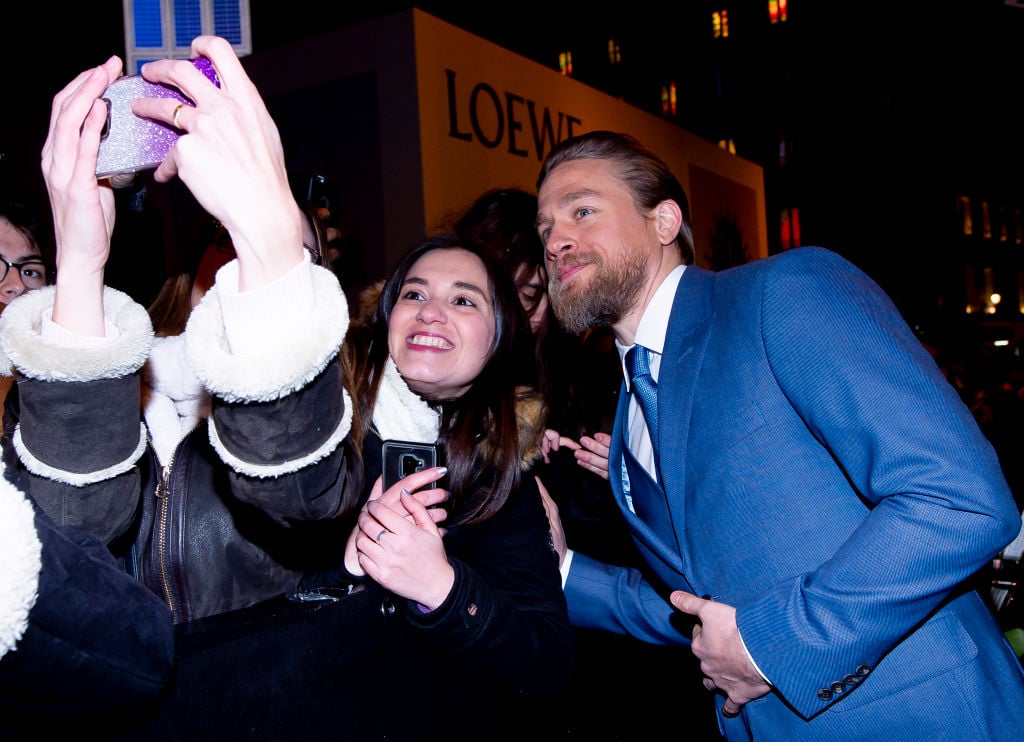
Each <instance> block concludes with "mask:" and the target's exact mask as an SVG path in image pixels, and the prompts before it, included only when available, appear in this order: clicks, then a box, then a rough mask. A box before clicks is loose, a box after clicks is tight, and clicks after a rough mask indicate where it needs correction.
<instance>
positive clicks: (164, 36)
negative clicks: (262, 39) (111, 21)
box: [122, 0, 252, 75]
mask: <svg viewBox="0 0 1024 742" xmlns="http://www.w3.org/2000/svg"><path fill="white" fill-rule="evenodd" d="M122 3H123V14H124V30H125V74H129V75H131V74H137V73H138V72H139V69H140V68H141V67H142V65H143V64H144V63H146V62H148V61H151V60H153V59H188V58H189V57H191V56H192V39H194V38H195V37H196V36H199V35H201V34H210V35H213V36H223V37H224V38H225V39H227V40H228V41H230V42H231V46H232V47H234V49H235V53H236V54H237V55H238V56H240V57H243V56H245V55H247V54H251V53H252V29H251V26H250V24H249V0H122Z"/></svg>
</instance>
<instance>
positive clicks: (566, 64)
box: [558, 52, 572, 77]
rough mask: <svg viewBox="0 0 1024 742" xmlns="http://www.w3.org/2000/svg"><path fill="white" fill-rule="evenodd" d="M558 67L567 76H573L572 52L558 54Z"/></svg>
mask: <svg viewBox="0 0 1024 742" xmlns="http://www.w3.org/2000/svg"><path fill="white" fill-rule="evenodd" d="M558 69H559V70H561V72H562V74H563V75H565V76H566V77H572V52H562V53H561V54H559V55H558Z"/></svg>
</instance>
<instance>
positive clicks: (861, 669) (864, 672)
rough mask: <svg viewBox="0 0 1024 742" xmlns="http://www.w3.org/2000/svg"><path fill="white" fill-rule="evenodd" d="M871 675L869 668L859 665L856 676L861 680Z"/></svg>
mask: <svg viewBox="0 0 1024 742" xmlns="http://www.w3.org/2000/svg"><path fill="white" fill-rule="evenodd" d="M870 673H871V668H870V667H868V666H867V665H861V666H860V667H858V668H857V675H859V676H860V677H862V678H866V677H867V676H868V675H869V674H870Z"/></svg>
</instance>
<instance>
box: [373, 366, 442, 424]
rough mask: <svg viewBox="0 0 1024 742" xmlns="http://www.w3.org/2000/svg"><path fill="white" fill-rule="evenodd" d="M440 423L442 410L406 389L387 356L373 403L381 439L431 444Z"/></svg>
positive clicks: (407, 386) (375, 421)
mask: <svg viewBox="0 0 1024 742" xmlns="http://www.w3.org/2000/svg"><path fill="white" fill-rule="evenodd" d="M440 423H441V413H439V412H438V411H437V410H435V409H434V408H433V407H431V406H430V405H429V404H428V403H427V402H426V400H424V399H423V398H422V397H420V396H419V395H417V394H416V393H414V392H413V391H412V390H411V389H410V388H409V385H408V384H406V383H405V379H403V378H402V376H401V374H399V373H398V367H397V366H395V362H394V361H393V360H391V358H388V360H387V363H386V364H385V365H384V378H383V379H381V380H380V388H379V390H378V391H377V403H376V404H375V405H374V406H373V425H374V427H375V428H376V429H377V432H378V433H379V434H380V438H381V440H383V441H386V440H397V441H417V442H420V443H433V442H434V441H436V440H437V432H438V428H439V427H440Z"/></svg>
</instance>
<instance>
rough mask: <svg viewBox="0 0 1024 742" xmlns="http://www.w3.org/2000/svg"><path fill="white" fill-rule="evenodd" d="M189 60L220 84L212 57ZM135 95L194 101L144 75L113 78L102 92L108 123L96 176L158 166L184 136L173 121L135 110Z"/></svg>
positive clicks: (210, 78) (187, 102)
mask: <svg viewBox="0 0 1024 742" xmlns="http://www.w3.org/2000/svg"><path fill="white" fill-rule="evenodd" d="M190 61H191V62H192V64H194V65H195V67H196V69H198V70H199V71H200V72H202V73H203V74H204V75H206V77H207V78H208V79H209V80H210V82H212V83H213V84H214V85H216V86H217V87H220V80H219V79H217V72H216V70H214V68H213V64H212V63H211V62H210V60H209V59H206V58H205V57H197V58H196V59H192V60H190ZM135 98H175V99H177V100H179V101H181V102H182V103H185V104H187V105H192V101H190V100H189V99H188V98H186V97H185V96H184V95H182V94H181V92H180V91H179V90H178V89H177V88H172V87H168V86H166V85H159V84H157V83H152V82H147V81H146V80H144V79H143V78H142V76H141V75H130V76H127V77H121V78H119V79H117V80H114V82H112V83H111V84H110V85H109V86H108V87H107V89H106V90H105V91H104V92H103V96H102V99H103V101H104V102H106V104H107V123H106V126H105V127H104V129H103V135H102V139H100V151H99V155H98V156H97V158H96V177H97V178H109V177H110V176H111V175H119V174H121V173H135V172H138V171H139V170H148V169H151V168H155V167H157V166H158V165H159V164H160V163H161V162H163V161H164V158H165V157H167V153H168V152H170V150H171V147H173V146H174V143H175V142H176V141H178V137H180V136H181V131H180V130H178V129H175V128H174V127H173V126H171V125H170V124H165V123H163V122H160V121H153V120H152V119H146V118H142V117H140V116H136V115H135V114H134V113H132V101H133V100H134V99H135Z"/></svg>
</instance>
